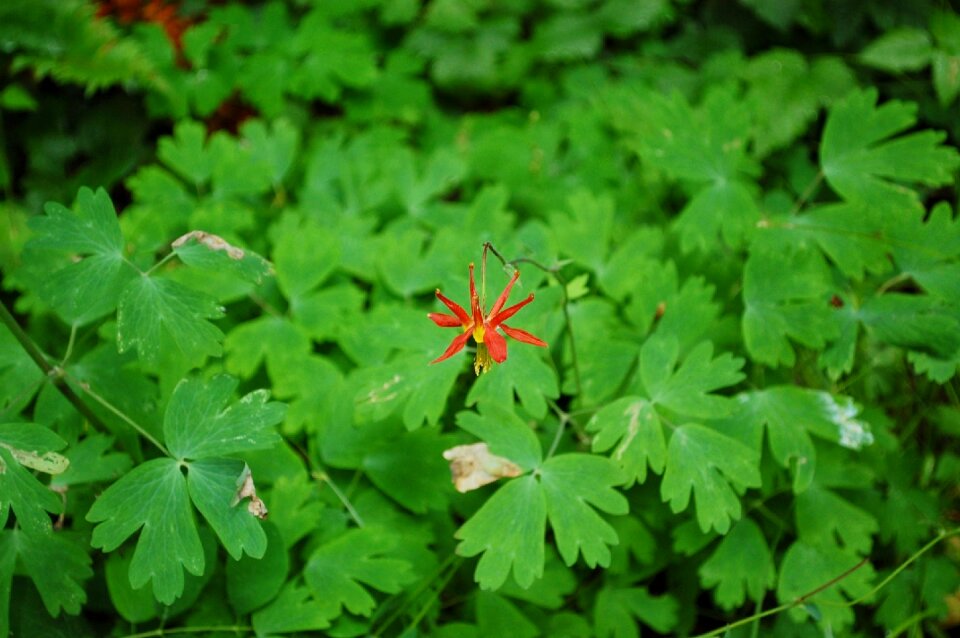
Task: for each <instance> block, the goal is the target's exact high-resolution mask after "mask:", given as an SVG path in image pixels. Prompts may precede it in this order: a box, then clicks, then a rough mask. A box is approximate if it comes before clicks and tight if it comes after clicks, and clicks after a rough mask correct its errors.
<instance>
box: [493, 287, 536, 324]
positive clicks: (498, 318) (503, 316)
mask: <svg viewBox="0 0 960 638" xmlns="http://www.w3.org/2000/svg"><path fill="white" fill-rule="evenodd" d="M531 301H533V293H532V292H531V293H530V296H529V297H527V298H526V299H524V300H523V301H521V302H520V303H518V304H514V305H512V306H510V307H509V308H507V309H506V310H504V311H502V312H500V313H497V314H496V315H493V316H491V317H490V318H489V320H488V321H489V323H490V325H491V326H492V327H494V328H496V327H497V326H499V325H500V324H501V323H503V322H504V321H506V320H507V319H509V318H510V317H512V316H513V315H515V314H517V312H518V311H519V310H520V309H521V308H523V307H524V306H526V305H527V304H528V303H530V302H531Z"/></svg>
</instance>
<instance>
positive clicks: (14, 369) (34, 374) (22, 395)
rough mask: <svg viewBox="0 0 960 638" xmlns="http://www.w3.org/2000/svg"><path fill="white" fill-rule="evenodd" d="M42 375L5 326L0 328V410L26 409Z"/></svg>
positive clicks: (39, 385)
mask: <svg viewBox="0 0 960 638" xmlns="http://www.w3.org/2000/svg"><path fill="white" fill-rule="evenodd" d="M43 379H44V374H43V371H42V370H40V368H38V367H37V364H36V363H35V362H34V361H33V359H31V358H30V355H28V354H27V352H26V350H24V349H23V347H22V346H21V345H20V343H19V342H18V341H17V339H16V337H14V336H13V334H12V333H11V332H10V330H9V329H8V328H7V327H6V326H0V409H3V410H9V411H10V412H15V411H18V410H20V409H22V408H23V407H26V406H27V405H28V404H29V403H30V401H31V400H32V399H33V396H34V394H35V393H36V391H37V390H38V389H40V387H41V385H42V384H43Z"/></svg>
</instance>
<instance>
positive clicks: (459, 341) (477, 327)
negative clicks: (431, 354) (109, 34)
mask: <svg viewBox="0 0 960 638" xmlns="http://www.w3.org/2000/svg"><path fill="white" fill-rule="evenodd" d="M519 277H520V271H519V270H515V271H514V272H513V277H511V278H510V281H509V282H508V283H507V287H506V288H504V289H503V292H502V293H500V297H498V298H497V303H495V304H493V308H492V309H491V310H490V313H489V314H487V315H486V316H484V311H483V309H481V308H480V298H479V297H478V296H477V286H476V284H475V283H474V282H473V264H470V311H471V312H470V314H469V315H468V314H467V311H466V310H464V309H463V308H462V307H461V306H460V304H458V303H456V302H455V301H451V300H450V299H447V298H446V297H444V296H443V293H441V292H440V289H439V288H438V289H437V299H439V300H440V301H442V302H443V303H444V305H446V307H447V308H449V309H450V310H451V311H453V314H454V315H456V316H451V315H445V314H442V313H439V312H431V313H430V314H428V315H427V316H428V317H430V319H432V320H433V323H435V324H437V325H438V326H440V327H441V328H458V327H459V328H462V329H463V334H461V335H460V336H458V337H457V338H455V339H454V340H453V341H452V342H451V343H450V346H449V347H448V348H447V349H446V350H445V351H444V353H443V354H442V355H440V356H439V357H437V358H436V359H434V360H433V361H431V362H430V363H437V362H438V361H443V360H444V359H449V358H450V357H452V356H453V355H455V354H457V353H458V352H460V351H461V350H463V347H464V346H465V345H467V341H468V340H469V339H470V337H473V340H474V341H476V342H477V356H476V359H474V362H473V371H474V372H475V373H476V374H478V375H479V374H480V371H481V370H482V371H483V372H487V371H489V370H490V368H491V367H492V366H493V362H494V361H496V362H497V363H503V362H504V361H506V360H507V340H506V339H504V338H503V335H501V334H500V333H499V332H497V330H498V329H500V330H503V331H504V332H505V333H507V334H508V335H510V336H511V337H513V338H514V339H516V340H517V341H522V342H523V343H530V344H533V345H535V346H546V345H547V344H546V342H545V341H542V340H540V339H538V338H536V337H534V336H533V335H532V334H530V333H529V332H527V331H526V330H520V329H518V328H511V327H510V326H508V325H506V324H504V323H503V322H504V321H506V320H507V319H509V318H510V317H512V316H513V315H515V314H517V311H518V310H520V309H521V308H523V307H524V306H526V305H527V304H528V303H530V302H531V301H533V293H530V296H529V297H527V298H526V299H524V300H523V301H521V302H520V303H518V304H514V305H512V306H510V307H509V308H507V309H503V304H505V303H506V302H507V297H508V296H509V295H510V289H511V288H513V284H514V283H515V282H516V281H517V278H519Z"/></svg>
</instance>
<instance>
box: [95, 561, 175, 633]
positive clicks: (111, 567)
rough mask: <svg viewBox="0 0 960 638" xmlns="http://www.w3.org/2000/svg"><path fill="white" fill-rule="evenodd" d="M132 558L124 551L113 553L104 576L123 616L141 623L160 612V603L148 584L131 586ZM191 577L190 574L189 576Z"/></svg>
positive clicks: (113, 600)
mask: <svg viewBox="0 0 960 638" xmlns="http://www.w3.org/2000/svg"><path fill="white" fill-rule="evenodd" d="M130 559H131V556H130V555H129V554H128V555H124V554H123V553H122V551H116V552H113V553H111V554H110V555H109V556H108V557H107V560H106V561H105V566H104V576H105V580H106V581H107V582H106V585H107V591H108V592H109V594H110V602H111V603H112V604H113V607H114V609H116V610H117V614H119V615H120V617H121V618H123V619H124V620H126V621H128V622H132V623H141V622H144V621H147V620H150V619H151V618H155V617H157V616H158V615H159V614H160V609H161V607H160V605H159V604H158V603H157V599H156V598H155V597H154V595H153V588H152V587H151V586H150V585H149V584H147V585H144V586H143V587H141V588H140V589H133V587H131V586H130ZM188 579H189V576H188Z"/></svg>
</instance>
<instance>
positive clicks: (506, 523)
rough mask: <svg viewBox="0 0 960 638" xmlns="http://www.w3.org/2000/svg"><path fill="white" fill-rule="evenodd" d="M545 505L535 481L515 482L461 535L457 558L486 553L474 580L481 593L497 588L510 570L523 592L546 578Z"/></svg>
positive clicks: (485, 506) (493, 498) (527, 478)
mask: <svg viewBox="0 0 960 638" xmlns="http://www.w3.org/2000/svg"><path fill="white" fill-rule="evenodd" d="M546 523H547V503H546V496H545V494H544V490H543V489H541V487H540V485H539V484H538V483H537V480H536V479H535V478H534V477H533V476H523V477H520V478H516V479H513V480H511V481H510V482H509V483H507V484H505V485H504V486H503V487H501V488H500V489H499V490H497V491H496V493H495V494H494V495H493V496H491V497H490V498H489V499H487V501H486V502H485V503H484V504H483V506H482V507H481V508H480V509H479V510H477V512H476V513H475V514H474V515H473V516H472V517H470V519H469V520H468V521H467V522H466V523H464V524H463V526H461V527H460V529H458V530H457V533H456V534H455V535H454V536H455V537H456V538H458V539H459V540H460V541H461V543H460V544H459V545H458V546H457V553H458V554H459V555H461V556H467V557H470V556H476V555H477V554H480V553H482V554H483V556H481V557H480V561H479V562H478V563H477V569H476V572H475V573H474V578H475V579H476V581H477V582H478V583H479V584H480V588H481V589H487V590H493V589H498V588H499V587H500V586H501V585H503V583H504V582H506V580H507V576H509V575H510V572H511V569H512V571H513V577H514V579H515V580H516V581H517V584H518V585H520V586H521V587H529V586H530V585H531V584H532V583H533V581H535V580H536V579H538V578H540V577H541V576H542V575H543V561H544V542H543V537H544V534H545V533H546Z"/></svg>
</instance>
